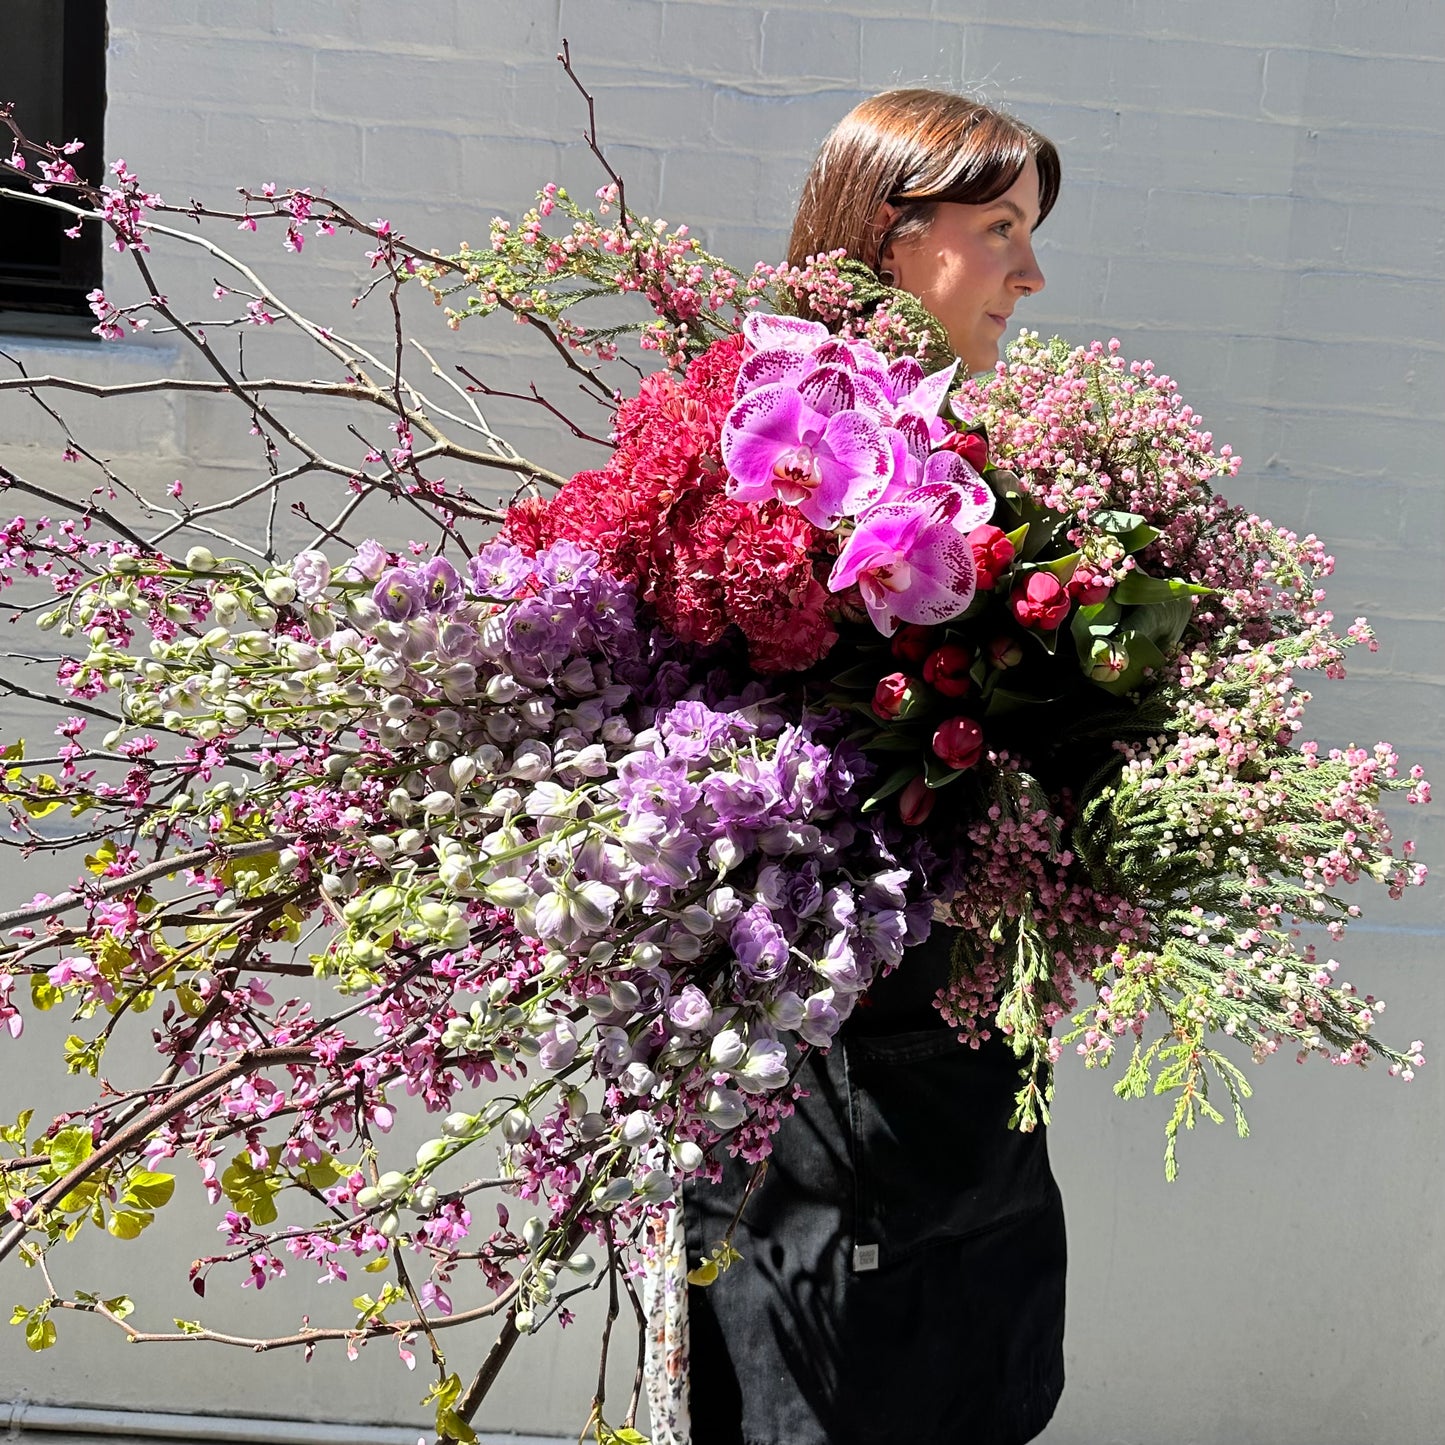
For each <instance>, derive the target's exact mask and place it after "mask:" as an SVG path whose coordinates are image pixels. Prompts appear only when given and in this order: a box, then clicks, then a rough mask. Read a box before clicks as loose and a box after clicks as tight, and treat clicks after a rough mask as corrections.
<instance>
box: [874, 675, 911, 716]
mask: <svg viewBox="0 0 1445 1445" xmlns="http://www.w3.org/2000/svg"><path fill="white" fill-rule="evenodd" d="M922 702H923V693H922V691H921V690H920V688H919V686H918V679H917V678H916V677H909V676H908V674H907V673H906V672H890V673H889V674H888V676H887V677H885V678H882V679H880V680H879V683H878V686H877V687H876V688H875V689H874V690H873V711H874V712H876V713H877V714H878V716H879V717H881V718H882V719H883V720H884V722H893V721H895V720H896V719H898V718H905V717H909V716H910V715H911V714H913V713H915V712H917V711H918V708H919V705H920V704H921V703H922Z"/></svg>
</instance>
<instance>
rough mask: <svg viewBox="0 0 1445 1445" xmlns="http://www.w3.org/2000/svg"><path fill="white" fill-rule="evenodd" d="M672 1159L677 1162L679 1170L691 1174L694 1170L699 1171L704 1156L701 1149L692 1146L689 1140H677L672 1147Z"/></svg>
mask: <svg viewBox="0 0 1445 1445" xmlns="http://www.w3.org/2000/svg"><path fill="white" fill-rule="evenodd" d="M672 1157H673V1159H674V1160H675V1161H676V1162H677V1167H678V1168H679V1169H682V1170H685V1171H686V1172H687V1173H689V1174H691V1173H692V1172H693V1170H694V1169H701V1168H702V1165H703V1159H704V1157H705V1156H704V1155H703V1152H702V1148H701V1147H700V1146H699V1145H697V1144H694V1143H693V1141H692V1140H691V1139H679V1140H678V1141H677V1143H676V1144H674V1145H673V1146H672Z"/></svg>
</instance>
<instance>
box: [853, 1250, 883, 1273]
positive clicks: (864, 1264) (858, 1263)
mask: <svg viewBox="0 0 1445 1445" xmlns="http://www.w3.org/2000/svg"><path fill="white" fill-rule="evenodd" d="M877 1268H878V1246H877V1245H876V1244H855V1245H854V1246H853V1273H854V1274H862V1273H864V1272H865V1271H866V1270H870V1269H877Z"/></svg>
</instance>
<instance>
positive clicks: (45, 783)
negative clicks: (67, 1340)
mask: <svg viewBox="0 0 1445 1445" xmlns="http://www.w3.org/2000/svg"><path fill="white" fill-rule="evenodd" d="M30 781H31V783H32V784H33V785H34V787H35V791H36V792H37V793H54V792H58V791H59V789H60V784H59V783H57V782H56V781H55V779H54V778H52V777H51V776H50V774H49V773H37V774H36V775H35V777H33V778H32V779H31V780H30ZM63 801H64V799H62V798H21V800H20V806H21V807H22V808H24V809H25V811H26V812H27V813H29V814H30V816H31V817H32V818H48V817H49V816H50V814H51V813H53V812H54V811H55V810H56V809H57V808H58V807H59V806H60V805H61V803H62V802H63ZM51 1343H52V1344H53V1343H54V1341H53V1340H52V1341H51ZM33 1348H36V1349H42V1350H43V1349H45V1348H47V1347H46V1346H45V1345H38V1346H33Z"/></svg>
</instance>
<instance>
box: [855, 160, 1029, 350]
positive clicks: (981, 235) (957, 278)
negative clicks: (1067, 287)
mask: <svg viewBox="0 0 1445 1445" xmlns="http://www.w3.org/2000/svg"><path fill="white" fill-rule="evenodd" d="M895 214H896V212H895V210H894V208H893V207H892V206H885V207H884V208H883V216H884V220H883V224H884V226H887V225H888V223H889V222H890V221H891V220H892V218H893V216H894V215H895ZM1038 223H1039V171H1038V166H1037V165H1035V163H1034V160H1033V157H1032V156H1030V157H1029V159H1028V162H1027V163H1026V164H1025V166H1024V168H1023V170H1021V171H1020V172H1019V174H1018V179H1017V180H1015V181H1014V183H1013V185H1011V186H1010V187H1009V188H1008V190H1006V191H1005V192H1004V193H1003V195H1001V196H999V197H998V199H997V200H993V201H989V202H987V203H986V204H984V205H981V206H968V205H962V204H960V203H958V202H956V201H940V202H939V203H938V205H937V206H936V207H935V209H934V216H933V220H932V222H931V223H930V225H929V227H928V229H927V231H925V232H924V233H923V235H921V236H913V237H907V238H905V239H903V240H901V241H890V242H889V244H888V246H887V247H886V249H885V250H884V252H883V254H882V256H881V257H880V258H879V266H880V269H882V270H887V271H891V272H892V273H893V277H894V284H895V285H897V286H898V287H899V288H900V289H902V290H904V291H907V292H909V293H911V294H912V295H914V296H916V297H917V298H918V299H919V300H920V301H921V302H922V303H923V304H924V305H925V306H926V307H927V308H928V309H929V311H931V312H932V313H933V314H934V315H935V316H936V317H937V318H938V319H939V320H940V321H941V322H943V324H944V326H945V327H946V328H947V330H948V339H949V342H950V343H951V344H952V346H953V349H954V351H955V352H956V353H957V354H958V356H959V357H960V358H961V359H962V361H963V364H964V365H965V366H966V367H967V368H968V369H969V371H988V370H991V369H992V368H993V366H994V363H995V362H997V361H998V347H999V341H1000V340H1001V339H1002V337H1003V334H1004V332H1005V331H1006V330H1008V321H1009V317H1010V316H1011V315H1012V313H1013V309H1014V306H1015V305H1016V304H1017V302H1018V300H1019V298H1020V297H1021V296H1028V295H1030V294H1037V293H1038V292H1039V291H1041V290H1042V289H1043V285H1044V275H1043V272H1042V271H1040V270H1039V263H1038V262H1037V261H1036V260H1035V259H1034V248H1033V229H1034V227H1035V226H1036V225H1038Z"/></svg>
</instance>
